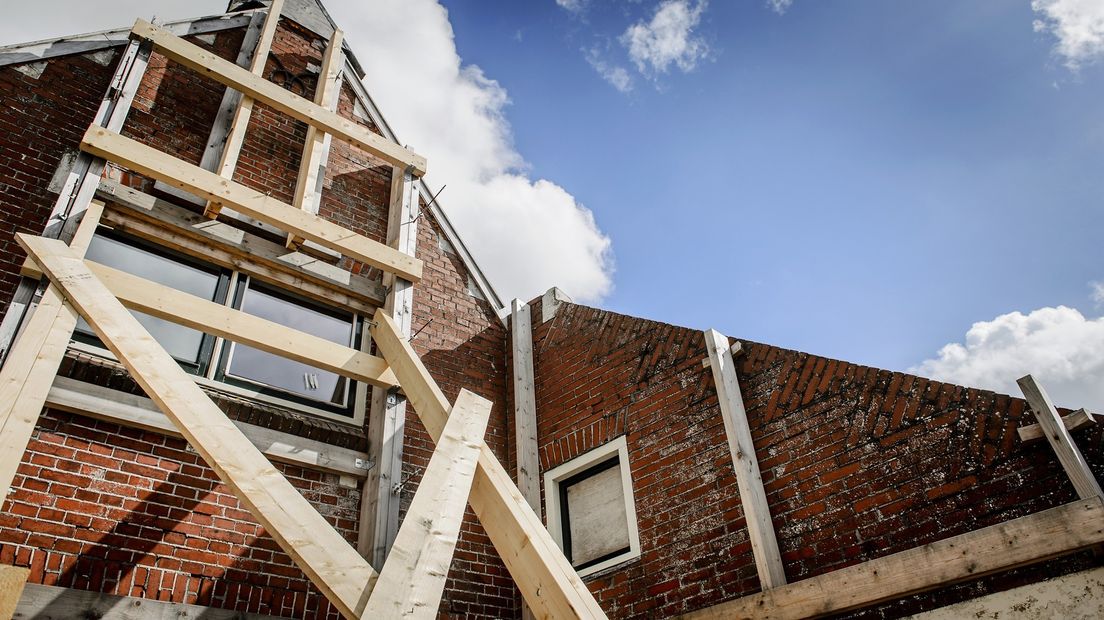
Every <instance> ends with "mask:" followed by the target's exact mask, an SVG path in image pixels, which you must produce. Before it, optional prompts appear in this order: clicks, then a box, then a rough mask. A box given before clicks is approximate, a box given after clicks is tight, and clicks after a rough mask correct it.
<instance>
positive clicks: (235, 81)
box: [131, 19, 426, 207]
mask: <svg viewBox="0 0 1104 620" xmlns="http://www.w3.org/2000/svg"><path fill="white" fill-rule="evenodd" d="M131 36H133V37H136V38H140V39H145V40H147V41H150V42H151V43H153V46H154V49H155V50H157V51H158V52H160V53H161V54H163V55H165V56H167V57H168V58H170V59H172V60H175V61H176V62H179V63H180V64H182V65H184V66H186V67H189V68H191V69H194V70H196V71H198V72H200V73H201V74H203V75H206V76H207V77H210V78H212V79H214V80H216V81H218V82H220V83H222V84H224V85H226V86H229V87H230V88H233V89H234V90H236V91H239V92H241V93H242V94H243V95H245V96H247V97H252V98H254V99H256V100H258V101H263V102H264V103H266V104H268V105H270V106H272V107H273V108H276V109H277V110H280V111H281V112H283V113H285V114H288V115H290V116H292V117H294V118H296V119H298V120H301V121H303V122H304V123H308V124H310V125H312V126H314V127H317V128H318V129H320V130H322V131H324V132H326V133H328V134H330V135H333V136H335V137H337V138H338V139H340V140H343V141H345V142H348V143H349V144H352V145H354V146H356V147H358V148H361V149H364V150H365V151H367V152H369V153H371V154H372V155H375V156H376V157H379V158H380V159H382V160H384V161H386V162H388V163H390V164H392V165H394V166H398V167H400V168H408V167H409V168H413V170H414V173H415V175H416V176H422V175H423V174H425V172H426V160H425V158H424V157H422V156H421V155H418V154H417V153H414V152H412V151H410V150H409V149H407V148H404V147H402V146H399V145H398V144H395V143H394V142H392V141H390V140H388V139H386V138H384V137H382V136H379V135H377V134H375V133H373V132H372V131H370V130H368V129H367V128H365V127H363V126H361V125H358V124H357V123H356V122H354V121H352V120H349V119H347V118H343V117H341V116H339V115H338V114H336V113H334V112H331V111H329V110H327V109H325V108H323V107H322V106H319V105H317V104H315V103H314V102H313V101H310V100H308V99H305V98H303V97H300V96H298V95H296V94H294V93H291V92H289V91H287V90H285V89H283V88H281V87H280V86H278V85H276V84H274V83H272V82H269V81H268V80H266V79H264V78H262V77H260V76H257V75H254V74H253V73H250V72H249V70H248V69H244V68H242V67H239V66H238V65H236V64H234V63H232V62H230V61H228V60H224V59H223V58H220V57H219V56H218V55H217V54H215V53H213V52H208V51H207V50H205V49H203V48H201V47H199V46H197V45H193V44H191V43H188V42H187V41H185V40H184V39H181V38H180V37H177V36H175V35H173V34H171V33H169V32H168V31H166V30H164V29H162V28H158V27H157V26H154V25H153V24H150V23H149V22H147V21H144V20H141V19H140V20H138V21H137V22H135V24H134V28H133V29H132V30H131ZM226 206H231V207H232V205H229V204H228V205H226Z"/></svg>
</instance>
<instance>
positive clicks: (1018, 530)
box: [681, 498, 1104, 620]
mask: <svg viewBox="0 0 1104 620" xmlns="http://www.w3.org/2000/svg"><path fill="white" fill-rule="evenodd" d="M1101 542H1104V503H1102V502H1101V500H1100V499H1099V498H1092V499H1087V500H1081V501H1077V502H1073V503H1070V504H1065V505H1063V506H1059V507H1057V508H1052V509H1050V510H1046V511H1043V512H1040V513H1036V514H1033V515H1028V516H1026V517H1020V518H1018V519H1013V520H1011V521H1006V522H1004V523H1000V524H997V525H993V526H990V527H986V528H983V529H980V530H976V531H973V532H969V533H966V534H962V535H959V536H954V537H952V538H947V539H945V540H941V541H938V542H934V543H931V544H928V545H924V546H922V547H916V548H914V549H909V550H907V551H902V552H900V553H895V554H893V555H889V556H885V557H882V558H878V559H876V560H871V561H869V562H864V563H862V564H857V565H855V566H849V567H847V568H843V569H840V570H837V571H833V572H831V573H827V574H824V575H819V576H816V577H812V578H809V579H805V580H802V581H798V582H796V583H792V584H790V585H786V586H782V587H780V588H776V589H774V590H768V591H766V592H761V593H759V594H754V595H751V596H745V597H743V598H739V599H736V600H733V601H728V602H726V603H721V604H720V605H715V606H713V607H710V608H707V609H702V610H699V611H694V612H690V613H688V614H685V615H683V616H681V617H682V618H686V619H693V620H712V619H717V620H720V619H722V618H724V619H726V620H727V619H730V618H757V619H762V620H782V619H789V618H812V617H817V616H826V615H832V614H838V613H842V612H845V611H848V610H853V609H859V608H861V607H866V606H868V605H874V604H877V603H881V602H885V601H890V600H894V599H898V598H902V597H905V596H910V595H913V594H918V593H920V592H925V591H927V590H932V589H935V588H940V587H944V586H947V585H950V584H953V583H958V582H961V581H967V580H971V579H977V578H979V577H983V576H985V575H989V574H991V573H996V572H999V571H1006V570H1011V569H1013V568H1017V567H1020V566H1025V565H1028V564H1033V563H1036V562H1042V561H1045V560H1049V559H1051V558H1055V557H1059V556H1062V555H1066V554H1069V553H1073V552H1075V551H1079V550H1081V549H1085V548H1088V547H1091V546H1093V545H1096V544H1099V543H1101Z"/></svg>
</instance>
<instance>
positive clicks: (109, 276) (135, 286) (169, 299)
mask: <svg viewBox="0 0 1104 620" xmlns="http://www.w3.org/2000/svg"><path fill="white" fill-rule="evenodd" d="M85 265H86V266H87V268H88V269H89V270H91V272H92V273H94V274H95V275H96V277H98V278H99V279H100V281H101V282H102V283H103V285H104V286H106V287H107V289H108V290H109V291H111V294H112V295H114V296H115V297H117V298H118V299H119V301H120V302H122V304H123V305H124V306H126V307H127V308H129V309H130V310H136V311H138V312H144V313H145V314H148V315H150V316H155V317H157V318H159V319H164V320H166V321H169V322H171V323H176V324H177V325H183V326H184V327H190V328H192V329H195V330H199V331H202V332H206V333H208V334H212V335H215V336H218V337H220V338H225V339H227V340H232V341H234V342H237V343H240V344H244V345H248V346H251V347H253V348H255V349H259V350H261V351H265V352H267V353H271V354H273V355H279V356H280V357H284V358H287V359H290V360H295V361H297V362H302V363H304V364H307V365H309V366H313V367H315V368H320V369H322V370H328V371H330V372H335V373H338V374H340V375H342V376H345V377H349V378H350V379H354V380H356V381H365V382H367V383H371V384H372V385H378V386H381V387H384V388H391V387H395V386H396V385H397V384H398V383H397V381H396V379H395V374H394V373H393V372H391V370H390V369H389V368H388V367H387V362H385V361H384V360H383V358H380V357H377V356H375V355H371V354H369V353H365V352H363V351H358V350H356V349H353V348H351V347H348V346H345V345H342V344H337V343H336V342H331V341H329V340H326V339H325V338H320V337H318V336H315V335H312V334H308V333H306V332H301V331H299V330H297V329H293V328H290V327H287V326H285V325H280V324H279V323H276V322H273V321H269V320H267V319H263V318H261V317H258V316H253V315H252V314H249V313H247V312H242V311H240V310H235V309H234V308H231V307H229V306H224V305H222V304H219V303H215V302H213V301H208V300H206V299H203V298H201V297H196V296H195V295H191V294H188V293H184V292H182V291H178V290H176V289H173V288H170V287H167V286H165V285H163V284H158V283H156V282H153V281H151V280H146V279H144V278H139V277H138V276H134V275H131V274H129V273H126V272H125V271H120V270H118V269H113V268H111V267H108V266H106V265H100V264H98V263H94V262H92V261H86V262H85Z"/></svg>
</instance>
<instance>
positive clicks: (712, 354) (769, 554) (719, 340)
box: [705, 329, 786, 590]
mask: <svg viewBox="0 0 1104 620" xmlns="http://www.w3.org/2000/svg"><path fill="white" fill-rule="evenodd" d="M705 348H706V350H707V351H708V352H709V362H710V369H711V370H712V371H713V382H714V383H715V384H716V387H717V402H718V404H719V405H720V408H721V417H722V418H723V419H724V426H725V435H726V436H727V437H728V449H729V452H731V453H732V466H733V467H734V468H736V483H737V486H738V487H739V489H740V505H741V506H742V507H743V510H744V519H745V520H746V521H747V527H748V538H749V539H750V541H751V552H752V554H753V555H754V556H755V568H756V570H757V571H758V572H759V583H760V585H761V586H762V588H763V589H764V590H770V589H773V588H777V587H779V586H783V585H785V584H786V571H785V569H784V568H783V567H782V555H781V554H780V553H779V551H778V539H777V538H776V537H775V534H774V525H773V524H772V523H771V516H770V506H769V505H768V504H767V495H766V493H765V492H764V491H763V479H762V477H761V476H760V475H759V462H758V461H757V460H756V458H755V445H754V444H753V443H752V439H751V429H750V427H749V426H748V420H747V411H745V410H744V398H743V396H742V395H741V394H740V382H739V381H738V380H737V378H736V365H735V362H733V360H732V351H731V349H730V347H729V343H728V337H726V336H724V335H723V334H721V333H720V332H718V331H717V330H715V329H710V330H708V331H706V332H705Z"/></svg>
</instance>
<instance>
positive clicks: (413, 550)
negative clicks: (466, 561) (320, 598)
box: [364, 390, 491, 620]
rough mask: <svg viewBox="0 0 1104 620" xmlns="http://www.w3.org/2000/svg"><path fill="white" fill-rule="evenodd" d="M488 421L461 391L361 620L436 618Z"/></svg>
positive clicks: (485, 410)
mask: <svg viewBox="0 0 1104 620" xmlns="http://www.w3.org/2000/svg"><path fill="white" fill-rule="evenodd" d="M490 415H491V401H489V400H487V399H485V398H482V397H480V396H476V395H475V394H473V393H471V392H469V391H467V390H460V395H459V396H457V397H456V403H455V404H454V405H453V406H452V411H451V412H450V413H449V418H448V422H447V423H446V424H445V429H444V431H443V432H442V433H441V436H440V438H439V439H438V440H437V448H436V449H435V450H434V451H433V456H432V457H431V458H430V460H429V465H428V466H427V467H426V469H425V472H424V474H423V475H422V481H421V483H419V485H418V492H417V494H416V495H415V496H414V501H412V502H411V503H410V508H408V509H407V512H406V517H405V518H404V519H403V524H402V527H401V528H399V533H398V536H396V537H395V543H394V545H393V546H392V547H391V552H390V553H389V554H388V556H387V562H386V563H384V565H383V568H382V569H381V570H380V575H379V580H377V581H376V588H375V590H374V591H373V592H372V598H371V600H369V601H368V606H367V607H366V608H365V610H364V616H365V617H367V618H405V619H410V620H431V619H433V618H436V617H437V608H438V607H439V606H440V604H441V595H442V594H443V593H444V590H445V578H446V577H447V576H448V572H449V566H450V565H451V564H452V554H453V551H454V550H455V549H456V541H457V539H458V538H459V536H460V525H461V523H463V521H464V509H465V508H466V507H467V505H468V494H469V492H470V491H471V485H472V479H473V478H474V477H475V468H476V464H477V463H478V461H479V452H480V446H482V445H483V435H484V434H485V433H486V432H487V420H488V419H489V418H490Z"/></svg>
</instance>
